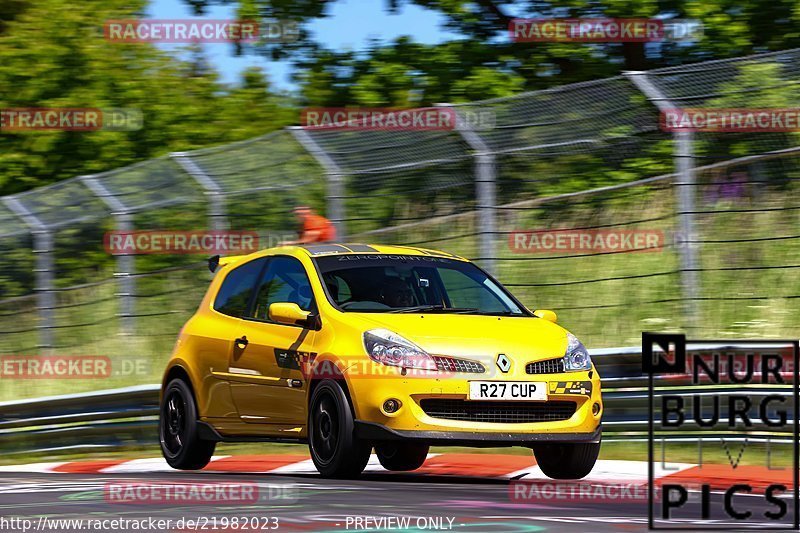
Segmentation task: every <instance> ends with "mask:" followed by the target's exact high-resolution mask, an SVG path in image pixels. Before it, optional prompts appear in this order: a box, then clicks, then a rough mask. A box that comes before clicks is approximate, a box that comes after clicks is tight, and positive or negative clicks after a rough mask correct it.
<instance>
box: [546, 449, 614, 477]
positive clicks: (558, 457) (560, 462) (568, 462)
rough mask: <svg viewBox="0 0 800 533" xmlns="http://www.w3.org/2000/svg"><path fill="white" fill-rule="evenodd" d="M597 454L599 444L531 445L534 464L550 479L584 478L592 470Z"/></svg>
mask: <svg viewBox="0 0 800 533" xmlns="http://www.w3.org/2000/svg"><path fill="white" fill-rule="evenodd" d="M599 453H600V443H599V442H589V443H582V442H581V443H563V444H534V445H533V454H534V455H535V456H536V464H538V465H539V468H541V469H542V473H543V474H544V475H546V476H547V477H549V478H552V479H581V478H584V477H586V476H587V475H589V472H591V471H592V468H594V464H595V462H597V456H598V454H599Z"/></svg>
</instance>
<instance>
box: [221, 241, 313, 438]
mask: <svg viewBox="0 0 800 533" xmlns="http://www.w3.org/2000/svg"><path fill="white" fill-rule="evenodd" d="M278 302H292V303H296V304H297V305H298V306H299V307H300V308H301V309H303V310H305V311H313V310H314V298H313V294H312V291H311V284H310V282H309V278H308V274H307V272H306V270H305V267H304V266H303V264H302V263H301V262H300V261H299V260H297V259H296V258H294V257H290V256H273V257H272V258H270V260H269V263H268V264H267V268H266V269H265V271H264V274H263V275H262V278H261V281H260V283H259V284H258V289H257V290H256V293H255V297H254V299H253V302H252V304H251V306H250V307H249V310H248V314H247V316H245V317H244V318H243V319H242V320H241V321H240V328H239V334H238V335H237V341H236V342H234V346H233V350H232V351H231V362H230V366H229V373H230V379H231V392H232V395H233V400H234V403H235V404H236V408H237V410H238V411H239V416H240V417H241V418H242V420H244V421H246V422H251V423H261V424H280V425H284V426H285V425H292V424H296V425H302V424H304V423H305V421H306V402H305V396H306V387H307V383H306V378H305V376H304V375H303V372H302V370H301V359H303V358H307V357H310V356H311V353H312V351H313V342H314V330H312V329H310V328H309V327H304V326H298V325H289V324H279V323H277V322H273V321H271V320H270V319H269V306H270V305H271V304H273V303H278Z"/></svg>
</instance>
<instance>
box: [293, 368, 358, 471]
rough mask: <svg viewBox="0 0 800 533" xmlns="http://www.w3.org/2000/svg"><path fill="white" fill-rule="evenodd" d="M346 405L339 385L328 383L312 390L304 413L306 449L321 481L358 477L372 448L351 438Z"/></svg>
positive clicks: (347, 404) (353, 437)
mask: <svg viewBox="0 0 800 533" xmlns="http://www.w3.org/2000/svg"><path fill="white" fill-rule="evenodd" d="M354 430H355V422H354V419H353V413H352V412H351V411H350V403H349V402H348V400H347V395H346V394H345V393H344V390H342V387H341V385H339V383H337V382H336V381H334V380H332V379H326V380H323V381H321V382H320V383H319V384H318V385H317V386H316V388H315V389H314V394H313V395H312V396H311V402H310V405H309V411H308V448H309V450H310V452H311V459H312V460H313V461H314V466H316V467H317V470H319V473H320V474H322V475H323V476H324V477H332V478H352V477H356V476H358V475H359V474H360V473H361V472H362V471H363V470H364V468H365V467H366V466H367V462H368V461H369V455H370V452H371V451H372V446H371V445H370V444H369V443H368V442H365V441H363V440H361V439H358V438H357V437H356V436H355V431H354Z"/></svg>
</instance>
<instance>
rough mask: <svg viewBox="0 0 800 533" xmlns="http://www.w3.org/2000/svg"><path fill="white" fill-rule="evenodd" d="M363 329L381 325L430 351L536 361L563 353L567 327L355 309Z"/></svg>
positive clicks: (525, 320)
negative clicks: (378, 312)
mask: <svg viewBox="0 0 800 533" xmlns="http://www.w3.org/2000/svg"><path fill="white" fill-rule="evenodd" d="M358 317H359V319H361V321H363V323H364V325H365V326H366V328H365V329H374V328H385V329H388V330H391V331H393V332H395V333H397V334H399V335H402V336H403V337H405V338H406V339H408V340H410V341H411V342H413V343H414V344H416V345H418V346H419V347H420V348H422V349H424V350H425V351H427V352H428V353H430V354H434V355H451V356H462V357H475V356H487V355H488V356H492V355H496V354H499V353H505V354H506V355H507V356H509V357H511V358H512V359H517V358H518V357H519V358H520V360H525V361H538V360H542V359H552V358H555V357H561V356H563V355H564V351H565V350H566V347H567V330H565V329H564V328H562V327H561V326H559V325H557V324H554V323H552V322H549V321H547V320H544V319H541V318H536V317H497V316H476V315H461V314H435V313H433V314H389V313H380V314H376V313H358Z"/></svg>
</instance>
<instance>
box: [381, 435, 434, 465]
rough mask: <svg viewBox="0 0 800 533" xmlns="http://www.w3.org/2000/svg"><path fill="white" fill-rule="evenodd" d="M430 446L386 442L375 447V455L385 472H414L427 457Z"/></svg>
mask: <svg viewBox="0 0 800 533" xmlns="http://www.w3.org/2000/svg"><path fill="white" fill-rule="evenodd" d="M429 449H430V446H428V445H425V444H416V443H402V442H401V443H394V442H388V443H385V444H378V445H376V446H375V454H376V455H377V456H378V460H379V461H380V462H381V465H383V467H384V468H385V469H386V470H394V471H397V472H404V471H408V470H416V469H417V468H419V467H421V466H422V463H424V462H425V459H426V458H427V457H428V450H429Z"/></svg>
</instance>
